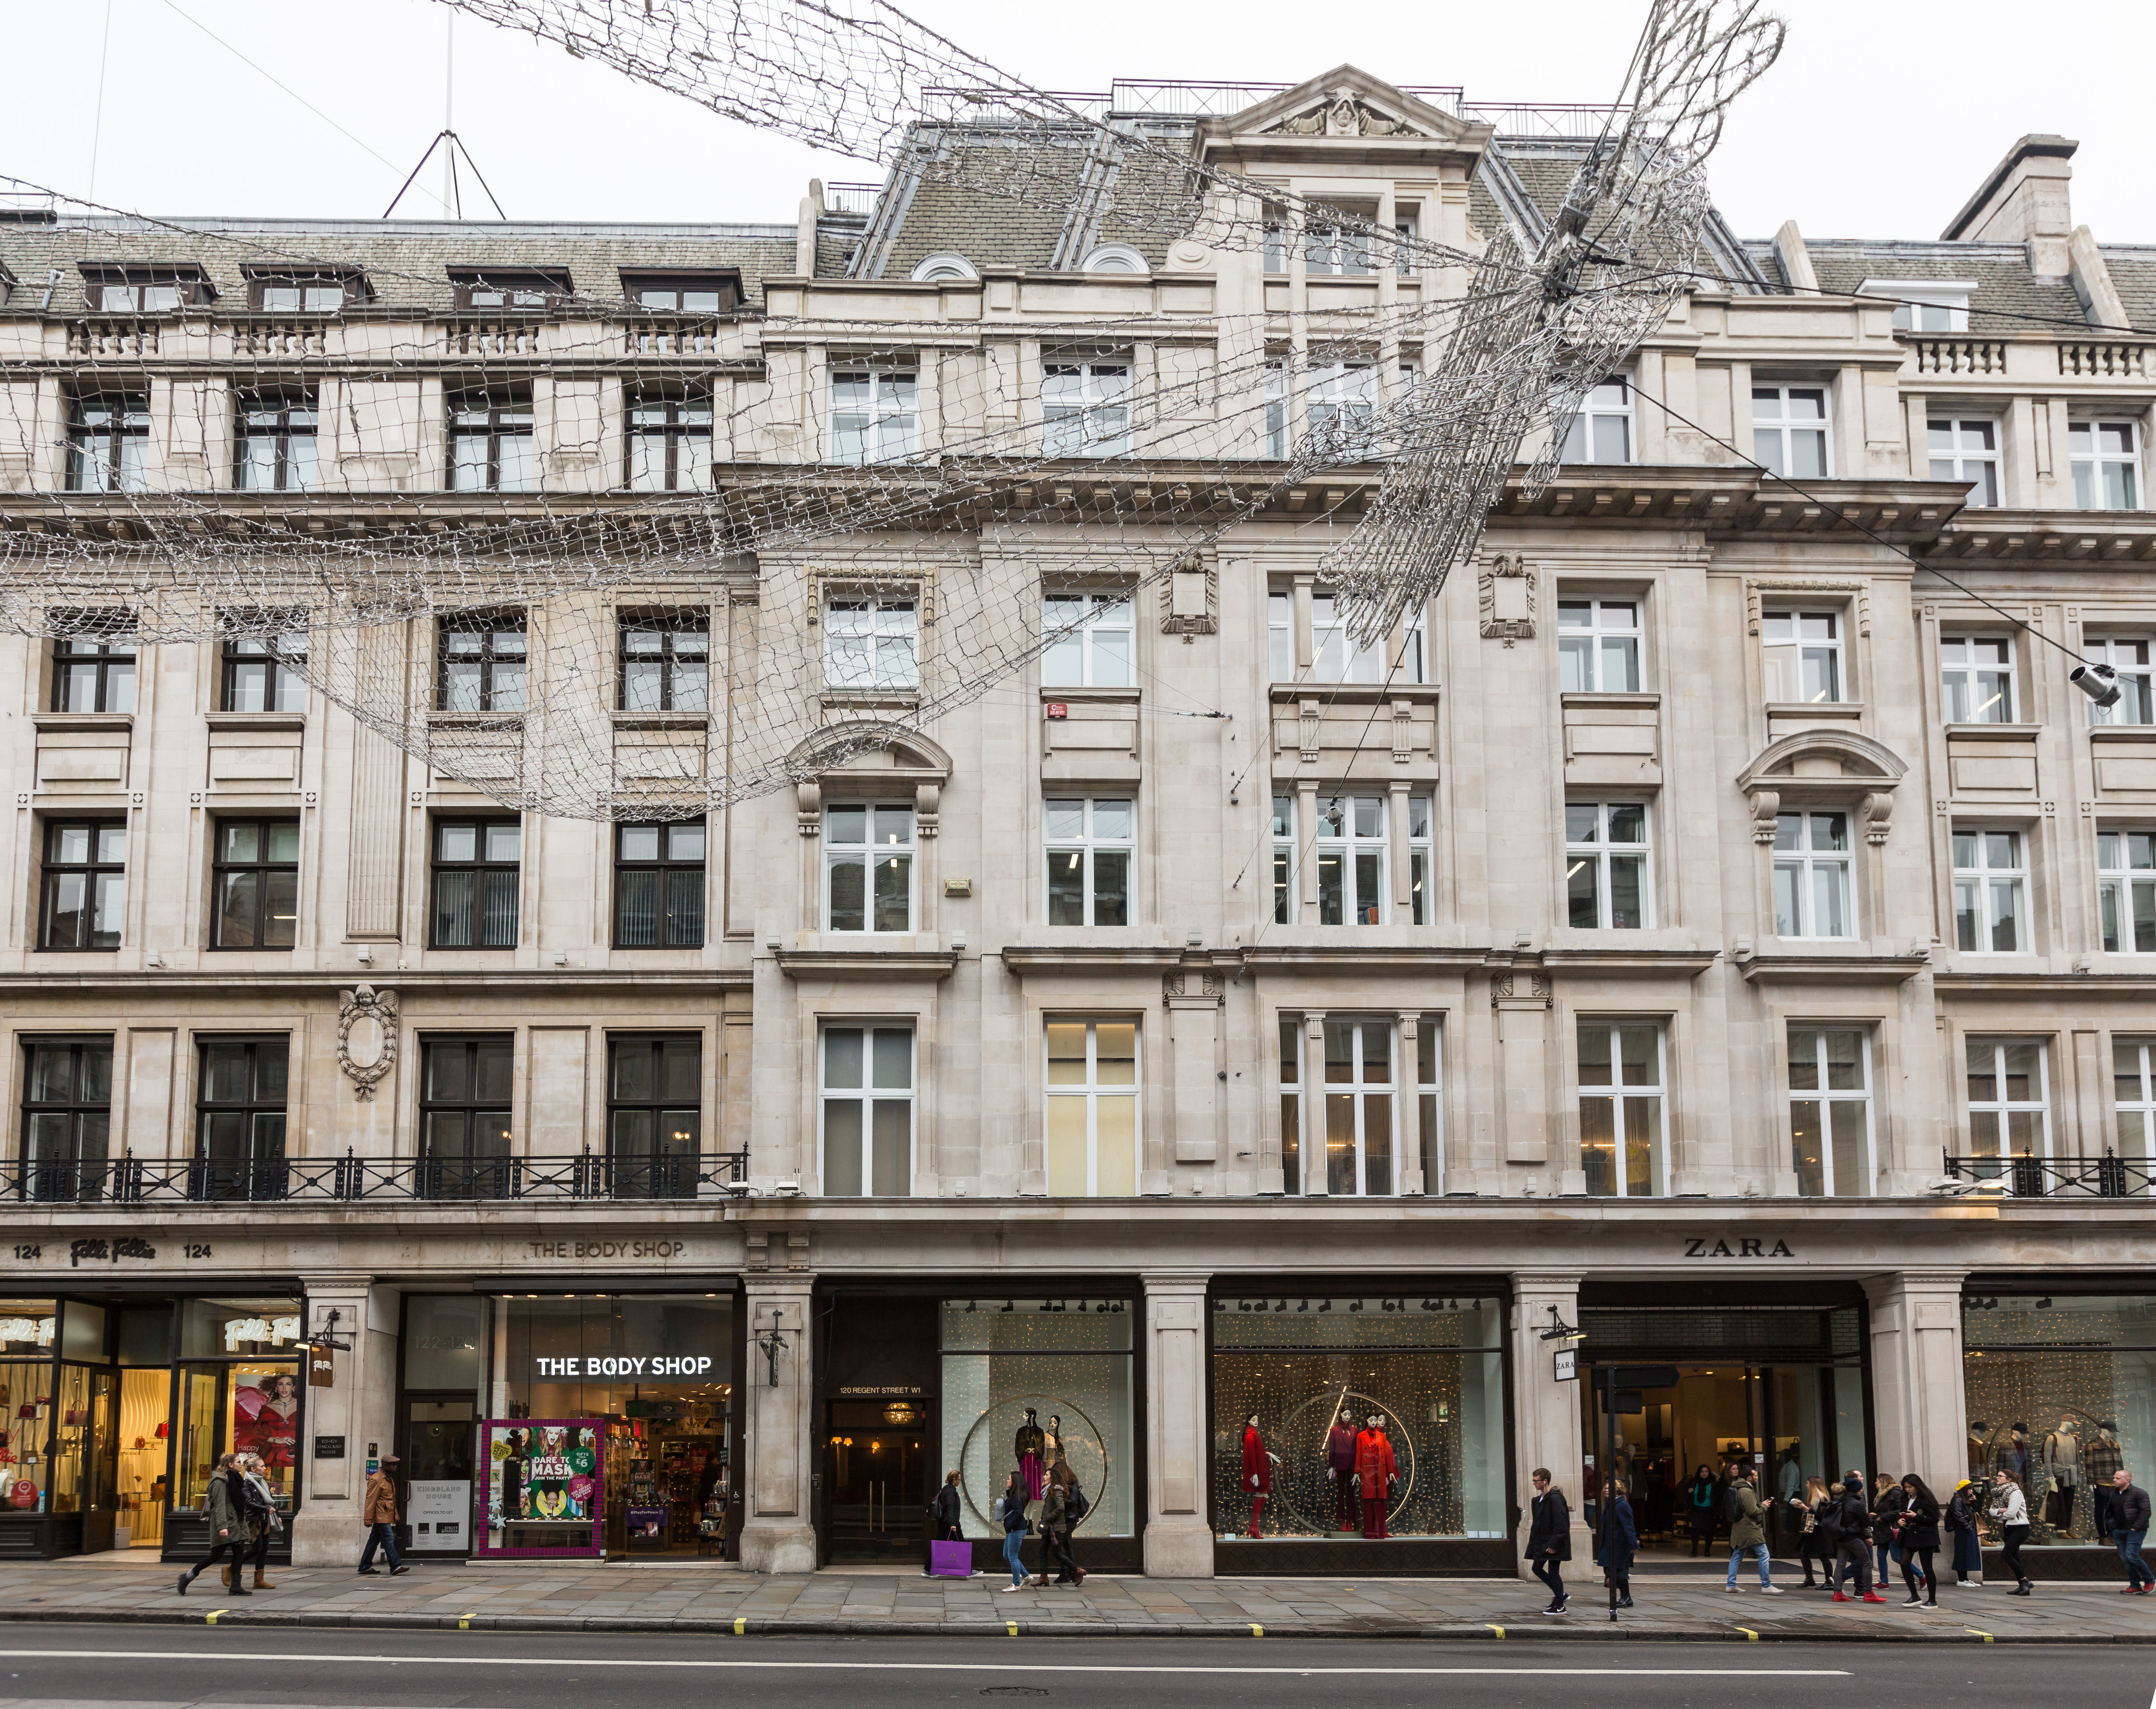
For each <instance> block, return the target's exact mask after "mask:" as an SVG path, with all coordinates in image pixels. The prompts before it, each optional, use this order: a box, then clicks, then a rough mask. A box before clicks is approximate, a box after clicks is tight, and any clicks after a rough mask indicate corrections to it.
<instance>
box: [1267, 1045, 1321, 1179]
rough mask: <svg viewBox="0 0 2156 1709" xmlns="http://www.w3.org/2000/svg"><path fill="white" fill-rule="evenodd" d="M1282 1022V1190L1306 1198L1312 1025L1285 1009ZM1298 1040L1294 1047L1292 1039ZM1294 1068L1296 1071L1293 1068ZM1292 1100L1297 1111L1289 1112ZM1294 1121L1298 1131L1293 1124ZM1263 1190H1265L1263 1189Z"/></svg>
mask: <svg viewBox="0 0 2156 1709" xmlns="http://www.w3.org/2000/svg"><path fill="white" fill-rule="evenodd" d="M1274 1019H1275V1020H1276V1021H1277V1022H1278V1024H1279V1031H1280V1041H1281V1048H1280V1050H1279V1053H1278V1055H1277V1056H1276V1059H1275V1062H1274V1069H1275V1072H1276V1074H1277V1075H1279V1083H1278V1085H1276V1088H1275V1090H1276V1091H1277V1093H1278V1094H1279V1096H1280V1105H1281V1192H1282V1193H1285V1194H1286V1196H1287V1197H1288V1198H1301V1197H1302V1169H1303V1155H1302V1153H1303V1143H1302V1142H1303V1137H1304V1134H1305V1132H1306V1130H1307V1129H1308V1127H1309V1125H1310V1124H1309V1123H1308V1121H1306V1120H1305V1119H1304V1111H1305V1109H1306V1105H1305V1103H1304V1101H1303V1093H1304V1092H1305V1091H1306V1090H1307V1088H1308V1085H1309V1075H1308V1072H1307V1070H1306V1068H1305V1066H1304V1059H1305V1058H1306V1056H1307V1055H1309V1044H1310V1040H1309V1038H1308V1036H1307V1035H1308V1033H1309V1030H1310V1029H1309V1027H1308V1025H1307V1024H1306V1022H1305V1021H1304V1019H1303V1018H1302V1017H1301V1015H1295V1014H1286V1013H1285V1012H1281V1013H1279V1014H1276V1015H1275V1016H1274ZM1290 1039H1292V1040H1293V1041H1294V1043H1293V1045H1292V1048H1291V1046H1290V1044H1289V1040H1290ZM1290 1069H1292V1070H1294V1072H1293V1074H1292V1075H1291V1074H1290V1073H1289V1070H1290ZM1291 1100H1292V1107H1293V1111H1294V1114H1293V1116H1292V1117H1291V1116H1290V1114H1289V1109H1290V1101H1291ZM1291 1121H1292V1122H1293V1126H1294V1132H1292V1133H1291V1132H1289V1131H1288V1129H1289V1124H1290V1122H1291ZM1259 1190H1260V1192H1262V1191H1264V1189H1263V1188H1260V1189H1259Z"/></svg>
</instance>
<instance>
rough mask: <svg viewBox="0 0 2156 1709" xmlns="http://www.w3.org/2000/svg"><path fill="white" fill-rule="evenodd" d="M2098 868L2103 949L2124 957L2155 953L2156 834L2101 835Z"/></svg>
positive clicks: (2121, 832) (2097, 855) (2122, 833)
mask: <svg viewBox="0 0 2156 1709" xmlns="http://www.w3.org/2000/svg"><path fill="white" fill-rule="evenodd" d="M2096 868H2097V896H2098V901H2099V906H2100V907H2101V909H2102V914H2103V947H2104V948H2105V949H2107V950H2108V951H2110V952H2112V953H2114V954H2121V955H2147V954H2149V953H2151V952H2156V834H2151V833H2149V832H2148V831H2104V832H2102V833H2100V834H2098V835H2097V839H2096Z"/></svg>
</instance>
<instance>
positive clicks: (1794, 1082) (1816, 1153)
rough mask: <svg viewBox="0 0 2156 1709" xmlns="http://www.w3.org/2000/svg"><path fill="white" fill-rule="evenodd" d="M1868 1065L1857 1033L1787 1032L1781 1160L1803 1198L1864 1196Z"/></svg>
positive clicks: (1864, 1041)
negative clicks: (1785, 1137)
mask: <svg viewBox="0 0 2156 1709" xmlns="http://www.w3.org/2000/svg"><path fill="white" fill-rule="evenodd" d="M1789 1157H1790V1166H1791V1167H1792V1168H1794V1170H1795V1171H1796V1175H1797V1191H1798V1192H1799V1193H1801V1194H1802V1195H1803V1196H1804V1198H1836V1197H1840V1198H1870V1197H1871V1178H1872V1169H1871V1039H1868V1038H1867V1037H1866V1035H1865V1034H1864V1033H1863V1032H1862V1031H1861V1030H1860V1029H1856V1028H1854V1027H1791V1028H1790V1029H1789Z"/></svg>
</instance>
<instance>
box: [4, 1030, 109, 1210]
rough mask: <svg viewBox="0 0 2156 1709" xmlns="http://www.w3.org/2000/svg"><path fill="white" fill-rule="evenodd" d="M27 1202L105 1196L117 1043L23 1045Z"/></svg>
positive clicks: (104, 1038) (76, 1041)
mask: <svg viewBox="0 0 2156 1709" xmlns="http://www.w3.org/2000/svg"><path fill="white" fill-rule="evenodd" d="M111 1138H112V1038H111V1035H110V1034H103V1035H100V1036H98V1037H95V1038H87V1039H24V1040H23V1184H22V1193H23V1197H24V1198H34V1199H42V1200H48V1201H49V1200H64V1199H75V1198H101V1197H103V1195H104V1192H105V1165H106V1159H107V1152H108V1151H109V1149H110V1145H111Z"/></svg>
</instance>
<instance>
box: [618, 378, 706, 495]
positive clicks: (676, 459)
mask: <svg viewBox="0 0 2156 1709" xmlns="http://www.w3.org/2000/svg"><path fill="white" fill-rule="evenodd" d="M628 451H629V463H628V467H627V470H626V472H625V474H624V480H626V481H627V482H628V484H629V490H630V491H631V492H701V491H703V490H706V488H708V487H709V486H710V485H711V394H710V393H693V394H689V395H685V396H681V397H666V396H663V395H661V394H659V393H631V394H630V397H629V445H628Z"/></svg>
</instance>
